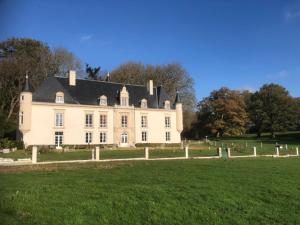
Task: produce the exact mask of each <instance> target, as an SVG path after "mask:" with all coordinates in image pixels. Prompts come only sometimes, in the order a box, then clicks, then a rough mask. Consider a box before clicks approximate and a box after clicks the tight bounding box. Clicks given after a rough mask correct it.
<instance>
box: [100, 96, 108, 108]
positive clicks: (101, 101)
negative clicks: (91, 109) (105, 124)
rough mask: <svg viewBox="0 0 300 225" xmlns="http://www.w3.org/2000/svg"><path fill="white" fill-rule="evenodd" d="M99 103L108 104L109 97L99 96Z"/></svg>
mask: <svg viewBox="0 0 300 225" xmlns="http://www.w3.org/2000/svg"><path fill="white" fill-rule="evenodd" d="M99 105H101V106H107V97H106V96H105V95H102V96H100V98H99Z"/></svg>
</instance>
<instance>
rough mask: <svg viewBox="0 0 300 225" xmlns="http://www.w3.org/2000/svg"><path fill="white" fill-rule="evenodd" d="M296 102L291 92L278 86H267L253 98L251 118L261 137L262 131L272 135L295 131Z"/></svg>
mask: <svg viewBox="0 0 300 225" xmlns="http://www.w3.org/2000/svg"><path fill="white" fill-rule="evenodd" d="M296 110H297V104H296V101H295V100H294V99H293V98H292V97H291V96H290V95H289V92H288V91H287V90H286V89H285V88H284V87H282V86H280V85H277V84H265V85H264V86H263V87H262V88H260V90H259V91H257V92H256V93H255V94H254V95H253V96H251V104H250V105H249V113H250V118H251V121H252V122H253V124H254V125H255V130H256V132H257V134H258V136H260V134H261V132H262V131H268V132H271V133H272V137H273V138H274V137H275V132H278V131H285V130H288V129H293V128H295V126H296V123H295V121H296V116H297V113H296Z"/></svg>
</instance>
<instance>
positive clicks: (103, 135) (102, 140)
mask: <svg viewBox="0 0 300 225" xmlns="http://www.w3.org/2000/svg"><path fill="white" fill-rule="evenodd" d="M99 141H100V144H105V143H106V142H107V135H106V132H100V134H99Z"/></svg>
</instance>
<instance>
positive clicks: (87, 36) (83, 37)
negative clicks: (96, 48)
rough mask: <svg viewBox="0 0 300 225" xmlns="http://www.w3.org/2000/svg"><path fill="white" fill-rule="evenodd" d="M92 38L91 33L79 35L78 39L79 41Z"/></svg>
mask: <svg viewBox="0 0 300 225" xmlns="http://www.w3.org/2000/svg"><path fill="white" fill-rule="evenodd" d="M91 39H92V35H90V34H89V35H82V36H81V37H80V41H81V42H87V41H90V40H91Z"/></svg>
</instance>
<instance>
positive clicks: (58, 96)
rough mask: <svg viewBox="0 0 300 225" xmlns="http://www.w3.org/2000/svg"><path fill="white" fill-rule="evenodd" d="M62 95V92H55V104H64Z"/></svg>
mask: <svg viewBox="0 0 300 225" xmlns="http://www.w3.org/2000/svg"><path fill="white" fill-rule="evenodd" d="M64 102H65V101H64V93H62V92H57V93H56V97H55V103H60V104H61V103H64Z"/></svg>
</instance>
